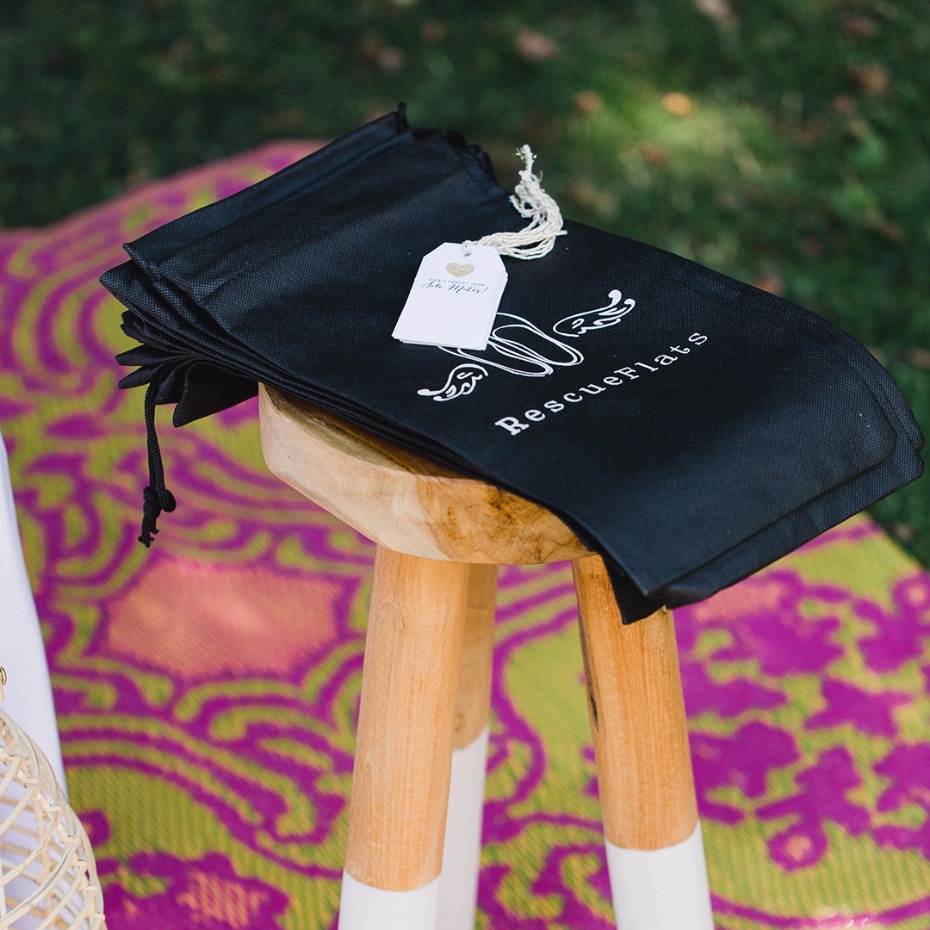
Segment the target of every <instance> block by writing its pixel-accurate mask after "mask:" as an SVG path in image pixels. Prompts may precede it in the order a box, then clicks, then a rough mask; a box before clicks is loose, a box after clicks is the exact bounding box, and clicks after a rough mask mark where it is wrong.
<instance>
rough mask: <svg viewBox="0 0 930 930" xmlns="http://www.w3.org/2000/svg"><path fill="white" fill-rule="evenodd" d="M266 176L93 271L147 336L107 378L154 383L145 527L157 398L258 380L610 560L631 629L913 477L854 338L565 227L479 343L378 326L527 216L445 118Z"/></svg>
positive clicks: (521, 270) (398, 126)
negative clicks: (450, 261) (455, 246)
mask: <svg viewBox="0 0 930 930" xmlns="http://www.w3.org/2000/svg"><path fill="white" fill-rule="evenodd" d="M262 185H264V186H262ZM262 185H258V186H256V187H255V188H250V189H249V190H247V191H244V192H242V193H241V194H238V195H235V197H233V198H228V199H227V200H226V201H221V202H220V203H219V204H217V205H214V206H213V207H210V208H206V211H198V213H195V214H192V215H191V216H190V217H183V218H181V219H180V220H178V221H176V222H175V223H172V224H168V225H167V226H166V227H163V228H162V229H161V230H156V231H155V232H154V233H151V234H149V235H148V236H146V237H143V238H142V239H140V240H138V241H137V242H135V243H132V244H130V245H129V246H127V251H128V252H129V254H130V255H131V256H132V261H130V262H127V263H126V264H124V265H121V266H119V267H118V268H116V269H113V270H112V271H110V272H107V273H106V274H105V275H104V276H103V278H102V281H103V283H104V284H105V285H106V286H107V287H108V288H109V289H110V290H111V291H112V292H113V293H114V294H116V296H117V297H118V298H119V299H120V300H121V301H122V302H123V303H124V304H125V305H126V306H127V308H128V310H127V312H126V313H125V314H124V324H123V325H124V330H125V332H126V333H127V335H129V336H131V337H133V338H134V339H136V340H138V342H139V343H141V345H140V347H139V348H136V349H133V350H130V351H128V352H126V353H124V354H123V355H122V356H120V361H121V362H122V363H123V364H126V365H133V366H137V370H136V371H135V372H133V373H132V374H130V375H128V376H127V377H126V378H124V379H123V381H122V382H121V386H124V387H129V386H134V385H141V384H148V385H149V390H148V394H147V403H146V416H147V420H148V423H149V427H150V429H149V435H150V466H151V469H152V473H153V474H152V481H151V486H150V489H147V492H146V500H147V506H148V510H149V522H148V527H149V530H151V529H152V527H153V522H154V516H153V514H154V515H157V510H158V509H159V507H162V508H164V509H166V510H167V509H172V507H173V500H172V499H170V495H169V494H168V492H167V491H165V489H164V480H163V477H162V475H161V465H160V456H159V453H158V446H157V440H156V439H155V436H154V419H153V418H154V407H155V405H156V404H158V403H175V404H176V408H175V416H174V420H175V424H176V425H180V424H182V423H185V422H189V421H190V420H193V419H195V418H197V417H199V416H203V415H207V414H209V413H212V412H215V411H217V410H219V409H223V408H224V407H226V406H230V405H231V404H233V403H236V402H238V401H239V400H241V399H243V398H244V397H246V396H250V395H251V394H253V393H254V391H255V382H256V381H263V382H266V383H268V384H271V385H274V386H275V387H278V388H281V389H283V390H285V391H289V392H291V393H293V394H296V395H298V396H301V397H304V398H306V399H308V400H311V401H313V402H314V403H317V404H318V405H320V406H321V407H323V408H325V409H327V410H330V411H331V412H333V413H336V414H338V415H341V416H343V417H346V418H347V419H349V420H351V421H352V422H355V423H356V424H358V425H360V426H362V427H364V428H366V429H368V430H370V431H372V432H375V433H377V434H379V435H381V436H383V437H385V438H387V439H390V440H392V441H395V442H398V443H401V444H404V445H406V446H408V447H410V448H413V449H415V450H417V451H420V452H422V453H424V454H426V455H429V456H432V457H433V458H434V459H436V460H438V461H441V462H443V463H445V464H448V465H450V466H452V467H453V468H457V469H459V470H460V471H463V472H465V473H467V474H470V475H474V476H475V477H479V478H482V479H484V480H487V481H491V482H493V483H495V484H497V485H499V486H501V487H505V488H508V489H510V490H513V491H515V492H517V493H519V494H522V495H523V496H525V497H527V498H529V499H531V500H534V501H537V502H539V503H540V504H543V505H544V506H546V507H548V508H550V509H551V510H553V511H554V512H556V513H558V514H559V515H560V516H561V517H563V519H565V521H566V522H567V523H568V524H569V525H571V526H572V527H573V528H574V529H576V530H577V532H578V533H579V534H580V535H581V536H582V538H584V539H585V540H587V541H588V542H590V544H591V545H592V546H593V547H594V548H596V549H598V550H599V551H600V552H601V553H602V554H603V555H604V558H605V560H606V562H607V565H608V567H609V569H610V571H611V576H612V579H613V582H614V589H615V593H616V595H617V598H618V602H619V603H620V606H621V610H622V613H623V617H624V620H625V621H632V620H635V619H639V618H640V617H642V616H645V615H646V614H648V613H650V612H651V611H652V610H654V609H655V608H656V607H657V606H658V605H660V604H669V605H673V606H674V605H680V604H685V603H689V602H692V601H696V600H699V599H701V598H704V597H707V596H708V595H710V594H712V593H713V592H714V591H717V590H719V589H720V588H722V587H725V586H727V585H729V584H732V583H733V582H735V581H737V580H739V579H741V578H743V577H745V576H747V575H749V574H751V573H752V572H754V571H756V570H758V569H759V568H761V567H763V566H764V565H766V564H768V563H769V562H771V561H773V560H774V559H776V558H778V557H779V556H781V555H783V554H785V553H787V552H789V551H791V550H792V549H794V548H795V547H797V546H798V545H800V544H801V543H803V542H805V541H807V540H808V539H811V538H812V537H813V536H815V535H817V534H818V533H820V532H822V531H823V530H825V529H828V528H829V527H830V526H833V525H835V524H836V523H838V522H840V521H841V520H843V519H845V518H847V517H849V516H851V515H852V514H854V513H856V512H858V511H859V510H861V509H862V508H864V507H867V506H869V505H870V504H872V503H874V501H875V500H877V499H878V498H880V497H882V496H884V495H886V494H889V493H891V492H892V491H894V490H896V489H897V488H899V487H901V486H902V485H904V484H905V483H907V482H908V481H910V480H912V479H914V478H916V477H917V476H918V475H919V474H920V473H921V470H922V462H921V460H920V458H919V456H918V452H919V450H920V448H921V447H922V444H923V438H922V436H921V435H920V431H919V429H918V427H917V424H916V422H915V421H914V418H913V416H912V414H911V412H910V410H909V408H908V406H907V404H906V402H905V401H904V399H903V397H902V395H901V394H900V392H899V391H898V389H897V387H896V386H895V384H894V383H893V382H892V380H891V379H890V378H889V376H888V375H887V373H886V372H885V371H884V370H883V369H882V367H881V366H880V365H879V364H878V363H877V362H876V361H875V359H874V358H873V357H872V356H871V354H870V353H869V352H868V351H867V350H866V349H865V348H863V347H862V346H861V345H860V344H859V343H857V342H856V341H855V340H853V339H852V338H851V337H849V336H848V335H846V334H845V333H843V332H842V331H841V330H839V329H837V328H836V327H834V326H832V325H831V324H829V323H827V322H826V321H824V320H822V319H821V318H819V317H816V316H815V315H813V314H811V313H808V312H807V311H805V310H803V309H801V308H800V307H797V306H794V305H792V304H790V303H788V302H786V301H784V300H781V299H779V298H777V297H774V296H772V295H770V294H767V293H764V292H762V291H759V290H756V289H754V288H752V287H749V286H747V285H744V284H741V283H739V282H737V281H734V280H732V279H730V278H727V277H725V276H723V275H720V274H718V273H716V272H713V271H710V270H709V269H706V268H703V267H701V266H699V265H696V264H695V263H693V262H690V261H687V260H685V259H683V258H679V257H677V256H674V255H671V254H669V253H667V252H664V251H662V250H660V249H656V248H654V247H651V246H648V245H644V244H642V243H638V242H634V241H632V240H629V239H625V238H623V237H619V236H615V235H611V234H608V233H605V232H602V231H600V230H597V229H592V228H590V227H587V226H583V225H580V224H575V223H567V224H566V229H567V235H566V236H564V237H562V238H560V239H559V241H558V242H557V243H556V245H555V248H554V249H553V251H552V252H551V253H550V254H548V255H547V256H545V257H543V258H539V259H535V260H532V261H516V260H512V259H505V264H506V265H507V271H508V273H509V282H508V285H507V288H506V290H505V292H504V296H503V299H502V301H501V305H500V309H499V313H498V316H497V318H496V321H495V326H494V330H493V333H492V337H491V342H490V344H489V346H488V348H487V349H486V350H485V351H482V352H473V351H465V350H456V349H448V348H446V349H440V348H435V347H426V346H416V345H407V344H403V343H400V342H397V341H396V340H394V339H392V338H391V332H392V329H393V327H394V324H395V322H396V320H397V317H398V314H399V312H400V309H401V307H402V306H403V304H404V301H405V299H406V296H407V293H408V291H409V289H410V286H411V283H412V281H413V278H414V275H415V273H416V271H417V267H418V265H419V262H420V259H421V258H422V257H423V255H425V254H426V253H427V252H429V251H431V250H432V249H433V248H435V247H436V246H437V245H439V244H441V243H442V242H461V241H463V240H476V239H479V238H480V237H481V236H483V235H486V234H488V233H493V232H499V231H515V230H518V229H520V228H522V227H523V226H524V225H525V221H524V220H523V219H522V218H521V217H520V216H519V215H518V214H517V213H516V211H515V210H514V208H513V206H512V205H511V203H510V200H509V194H508V192H507V191H505V190H504V189H503V188H502V187H501V186H500V185H499V184H498V183H497V181H496V179H495V178H494V174H493V171H492V169H491V166H490V162H489V160H488V158H487V156H486V155H485V154H484V153H483V152H482V151H481V150H480V149H477V148H476V147H473V146H466V145H465V144H464V142H463V141H462V140H461V138H460V137H459V136H458V135H457V134H455V133H438V132H414V131H412V130H410V129H409V127H407V125H406V121H405V119H404V117H403V114H402V113H399V114H396V115H393V116H390V117H386V118H384V119H382V120H380V121H376V122H375V123H373V124H370V125H369V126H368V127H363V129H362V130H358V131H357V132H356V133H353V134H350V135H349V136H347V137H345V138H344V139H343V140H339V141H338V142H337V143H334V145H333V146H331V147H328V148H327V149H323V150H321V152H319V153H317V154H316V155H311V156H309V157H308V158H307V159H305V160H303V162H300V163H298V164H297V165H296V166H291V168H289V169H286V171H285V172H282V173H281V174H279V175H275V176H274V177H273V178H271V179H268V180H267V181H265V182H262ZM237 198H238V199H237ZM143 538H150V537H148V532H147V531H145V530H144V531H143Z"/></svg>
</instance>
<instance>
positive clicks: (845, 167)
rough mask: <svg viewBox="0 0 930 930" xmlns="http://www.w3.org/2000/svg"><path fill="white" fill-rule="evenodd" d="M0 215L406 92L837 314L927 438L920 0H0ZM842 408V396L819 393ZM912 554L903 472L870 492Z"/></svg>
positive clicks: (579, 187) (563, 189) (685, 246)
mask: <svg viewBox="0 0 930 930" xmlns="http://www.w3.org/2000/svg"><path fill="white" fill-rule="evenodd" d="M0 11H2V13H0V226H4V227H8V228H9V227H13V226H19V225H31V224H43V223H50V222H54V221H55V220H57V219H59V218H61V217H63V216H66V215H67V214H69V213H71V212H73V211H75V210H79V209H81V208H83V207H87V206H90V205H92V204H95V203H97V202H99V201H101V200H103V199H105V198H107V197H110V196H112V195H114V194H117V193H119V192H120V191H123V190H125V189H126V188H128V187H130V186H132V185H134V184H137V183H139V182H141V181H143V180H145V179H147V178H153V177H159V176H163V175H168V174H171V173H173V172H176V171H178V170H180V169H183V168H186V167H189V166H192V165H196V164H200V163H202V162H204V161H207V160H210V159H215V158H219V157H222V156H225V155H231V154H235V153H238V152H242V151H244V150H246V149H248V148H250V147H251V146H254V145H256V144H257V143H260V142H262V141H266V140H270V139H281V138H306V139H325V138H328V137H332V136H336V135H341V134H343V133H345V132H347V131H348V130H350V129H352V128H354V127H355V126H356V125H358V124H360V123H362V122H364V121H366V120H368V119H369V118H371V117H373V116H376V115H380V114H381V113H384V112H386V111H388V110H390V109H393V108H394V106H395V105H396V103H397V102H398V101H400V100H404V101H406V102H407V104H408V107H409V115H410V119H411V122H413V124H414V125H418V126H435V127H454V128H457V129H459V130H461V131H462V132H463V133H464V134H465V135H466V137H467V138H468V139H469V140H470V141H473V142H478V143H480V144H481V145H483V146H484V147H485V148H486V149H487V150H488V151H489V152H490V153H491V155H492V157H493V158H494V161H495V164H496V166H497V171H498V175H499V176H500V178H501V180H502V182H503V183H504V184H505V185H507V186H512V184H513V182H514V180H515V178H516V169H517V167H518V163H517V160H516V159H515V158H514V156H513V152H514V150H515V148H516V147H517V146H518V145H520V144H522V143H524V142H529V143H530V144H531V145H532V146H533V148H534V149H535V151H536V153H537V155H538V163H537V164H538V167H539V168H540V169H541V170H542V171H543V173H544V176H545V185H546V187H547V189H548V190H549V192H550V193H552V194H553V195H554V196H555V197H556V198H557V200H558V201H559V203H560V204H561V205H562V209H563V212H564V213H565V214H566V215H567V216H569V217H571V218H573V219H577V220H581V221H583V222H589V223H592V224H594V225H597V226H600V227H602V228H604V229H609V230H612V231H615V232H619V233H622V234H624V235H626V236H630V237H632V238H635V239H640V240H643V241H646V242H650V243H653V244H655V245H658V246H661V247H662V248H665V249H669V250H671V251H673V252H677V253H679V254H682V255H686V256H688V257H690V258H693V259H695V260H697V261H699V262H701V263H703V264H706V265H709V266H711V267H712V268H716V269H718V270H720V271H723V272H725V273H726V274H729V275H733V276H734V277H737V278H739V279H741V280H745V281H751V282H752V283H754V284H756V285H757V286H760V287H764V288H767V289H769V290H772V291H774V292H776V293H779V294H782V295H783V296H784V297H786V298H787V299H789V300H792V301H795V302H797V303H800V304H802V305H804V306H806V307H808V308H810V309H812V310H814V311H816V312H818V313H821V314H823V315H824V316H826V317H828V318H830V319H832V320H833V321H835V322H837V323H839V324H840V325H841V326H843V327H844V328H845V329H847V330H848V331H850V332H851V333H853V334H854V335H856V336H857V337H858V338H859V339H860V340H862V341H863V342H864V343H865V344H866V345H867V346H869V347H870V348H871V349H872V350H873V351H874V353H875V354H876V355H877V356H878V357H879V358H880V359H881V361H882V362H883V363H884V364H885V365H886V366H887V367H888V368H889V369H890V371H891V372H892V374H893V375H894V377H895V379H896V380H897V382H898V384H899V385H900V386H901V387H902V389H903V390H904V392H905V394H906V395H907V397H908V399H909V400H910V402H911V404H912V405H913V407H914V409H915V410H916V412H917V415H918V418H919V419H920V421H921V424H922V427H923V429H924V432H925V433H930V312H928V308H927V306H926V297H927V294H928V293H930V287H928V285H930V248H928V246H930V64H928V62H930V15H928V13H930V10H928V6H927V3H926V0H909V2H897V3H895V2H889V0H848V2H841V0H768V2H764V3H755V2H750V0H742V2H737V0H663V2H645V0H634V2H614V3H606V2H592V0H574V2H573V3H571V4H567V3H565V4H557V3H551V2H550V3H544V2H533V0H510V2H508V3H504V4H492V3H489V2H487V0H467V2H465V0H436V2H426V0H342V2H340V3H329V2H314V0H121V2H118V3H117V2H112V0H109V2H107V0H81V2H74V0H71V2H67V0H28V2H19V0H0ZM837 400H838V402H840V400H841V399H840V398H838V399H837ZM875 515H876V517H877V518H878V519H879V520H880V521H881V522H882V523H883V524H884V525H885V526H886V527H887V528H888V529H889V530H890V531H891V532H892V533H893V534H894V535H895V536H896V537H897V538H898V539H899V540H900V541H901V542H902V543H904V544H905V546H907V547H908V548H910V549H911V551H913V552H914V553H915V554H917V555H918V557H919V558H921V559H922V561H923V562H924V564H927V565H930V492H928V480H927V479H926V478H925V479H922V480H920V481H918V482H916V483H915V484H914V485H912V486H910V487H909V488H907V489H905V490H904V491H902V492H900V493H898V494H896V495H894V496H893V497H891V498H890V499H888V500H886V501H884V502H882V503H881V504H880V505H879V506H877V507H876V508H875Z"/></svg>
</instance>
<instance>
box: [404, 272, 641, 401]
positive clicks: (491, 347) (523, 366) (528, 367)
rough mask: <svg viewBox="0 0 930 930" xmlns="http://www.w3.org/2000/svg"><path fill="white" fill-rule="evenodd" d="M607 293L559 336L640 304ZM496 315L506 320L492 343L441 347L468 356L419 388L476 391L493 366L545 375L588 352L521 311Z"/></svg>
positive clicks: (559, 326) (603, 323)
mask: <svg viewBox="0 0 930 930" xmlns="http://www.w3.org/2000/svg"><path fill="white" fill-rule="evenodd" d="M607 296H608V297H609V299H610V303H608V304H607V305H606V306H604V307H597V308H595V309H594V310H585V311H583V312H581V313H573V314H571V315H570V316H566V317H563V318H562V319H561V320H559V321H558V322H557V323H556V324H555V325H554V326H553V327H552V331H553V332H554V333H555V334H556V335H558V336H562V337H567V338H570V339H577V338H578V336H580V335H582V333H587V332H591V331H593V330H596V329H604V328H606V327H608V326H615V325H616V324H617V323H618V322H619V321H620V318H621V317H623V316H625V315H626V314H627V313H629V312H630V311H631V310H632V309H633V308H634V307H635V306H636V301H635V300H633V299H632V298H627V299H626V300H623V295H622V294H621V293H620V291H617V290H613V291H611V292H610V293H609V294H608V295H607ZM621 300H623V303H622V305H621ZM497 318H498V320H502V321H503V322H501V323H500V324H499V325H497V326H495V327H494V329H493V330H492V331H491V337H490V338H489V339H488V347H487V349H485V350H484V352H483V353H482V354H481V355H477V354H472V353H471V352H469V351H467V350H465V349H450V348H445V347H440V348H442V351H443V352H447V353H448V354H449V355H457V356H459V357H460V358H466V359H469V361H468V362H467V363H465V364H462V365H457V366H456V367H455V368H453V369H452V371H450V372H449V377H448V378H447V379H446V383H445V384H444V385H443V386H442V387H441V388H438V389H437V390H431V389H430V388H421V389H420V390H419V391H417V393H418V394H421V395H423V396H424V397H432V399H433V400H438V401H444V400H454V399H455V398H456V397H464V396H465V395H466V394H471V392H472V391H474V389H475V385H477V383H478V382H479V381H481V380H483V379H484V378H486V377H488V376H489V374H490V372H489V371H488V369H489V368H498V369H500V370H501V371H506V372H508V373H509V374H512V375H520V376H521V377H523V378H543V377H545V376H546V375H551V374H552V372H553V371H555V369H556V368H564V367H572V366H574V365H580V364H581V363H582V362H583V361H584V355H582V354H581V352H579V351H578V350H577V349H576V348H574V347H573V346H570V345H568V344H566V343H565V342H562V340H560V339H556V338H555V337H554V336H551V335H549V334H548V333H545V332H543V331H542V330H541V329H540V328H539V327H538V326H536V325H535V324H534V323H531V322H530V321H529V320H526V319H524V318H523V317H521V316H516V315H515V314H512V313H499V314H498V315H497ZM491 351H493V352H495V353H496V354H497V355H498V356H501V357H502V360H500V361H497V360H495V359H494V358H493V357H492V358H489V357H487V356H488V353H490V352H491ZM504 360H506V361H504Z"/></svg>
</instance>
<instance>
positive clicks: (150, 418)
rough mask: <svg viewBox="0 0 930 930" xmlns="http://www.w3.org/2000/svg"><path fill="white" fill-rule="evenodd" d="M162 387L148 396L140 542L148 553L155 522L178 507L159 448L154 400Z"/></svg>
mask: <svg viewBox="0 0 930 930" xmlns="http://www.w3.org/2000/svg"><path fill="white" fill-rule="evenodd" d="M160 386H161V379H159V378H157V377H156V378H154V379H153V380H152V381H151V382H149V386H148V389H147V390H146V392H145V438H146V444H147V446H148V456H149V483H148V486H147V487H146V488H145V490H144V491H143V492H142V534H141V535H140V536H139V542H140V543H142V545H143V546H145V547H146V549H147V548H148V547H149V546H151V545H152V537H153V536H155V535H156V534H157V533H158V528H157V527H156V525H155V524H156V521H157V520H158V517H159V515H160V514H161V512H162V511H164V512H165V513H171V511H172V510H174V508H175V507H177V501H175V499H174V495H173V494H172V493H171V492H170V491H169V490H168V489H167V488H166V487H165V467H164V464H163V462H162V459H161V449H160V448H159V447H158V435H157V434H156V432H155V398H156V396H157V394H158V389H159V387H160Z"/></svg>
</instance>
